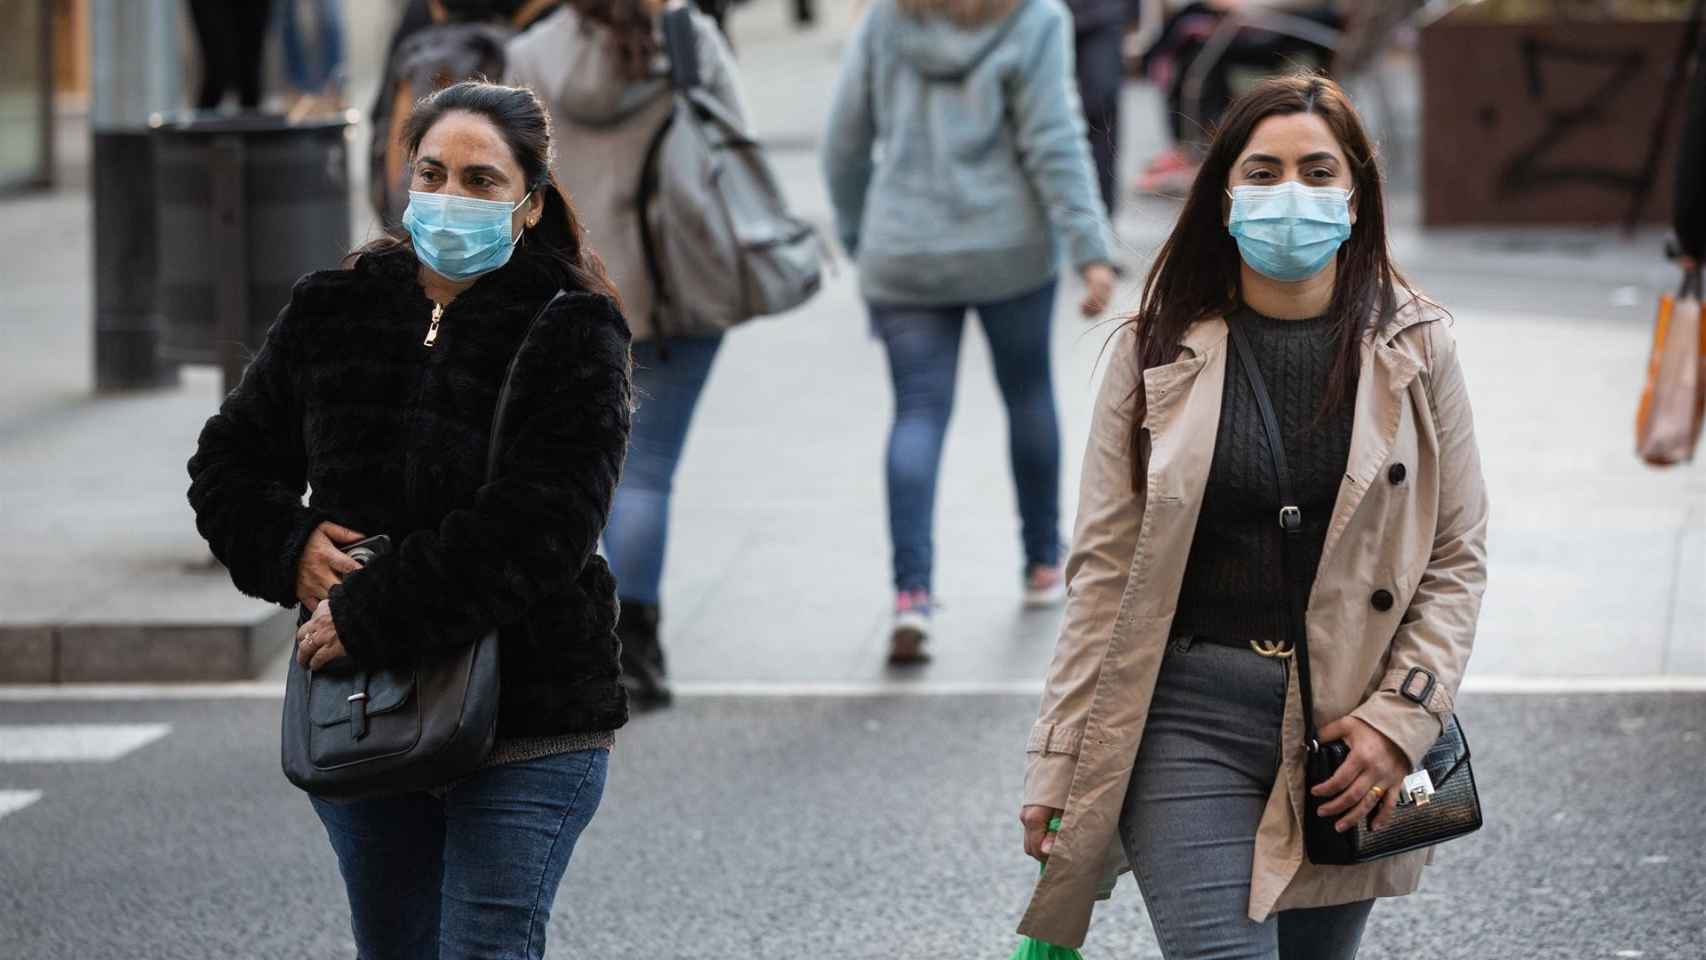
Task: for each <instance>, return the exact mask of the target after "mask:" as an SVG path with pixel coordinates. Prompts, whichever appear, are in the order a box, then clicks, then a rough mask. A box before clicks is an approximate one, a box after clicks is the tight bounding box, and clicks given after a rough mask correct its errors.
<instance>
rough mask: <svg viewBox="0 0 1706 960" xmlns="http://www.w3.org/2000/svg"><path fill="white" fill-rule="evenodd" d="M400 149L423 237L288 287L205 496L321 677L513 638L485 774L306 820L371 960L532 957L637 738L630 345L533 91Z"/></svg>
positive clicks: (440, 99) (205, 521) (224, 413)
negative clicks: (625, 645) (620, 503)
mask: <svg viewBox="0 0 1706 960" xmlns="http://www.w3.org/2000/svg"><path fill="white" fill-rule="evenodd" d="M406 140H407V144H408V147H409V156H410V159H411V164H412V168H411V169H412V182H411V185H410V186H411V191H410V209H409V212H408V213H407V214H406V215H405V217H404V224H405V227H404V229H403V230H400V231H398V232H397V234H396V235H395V236H392V237H390V238H388V239H385V240H382V241H380V242H378V243H375V244H372V245H369V246H368V247H366V248H364V249H362V250H360V251H358V252H357V253H356V254H355V255H353V256H352V257H351V258H350V260H349V261H348V262H347V264H346V265H345V268H344V269H339V270H328V271H323V272H320V273H314V274H310V275H308V276H306V277H304V278H302V280H300V281H299V282H298V283H297V284H296V288H295V290H294V291H293V292H292V294H291V300H290V305H289V306H287V307H286V308H285V309H284V312H283V313H282V314H280V316H279V318H278V321H277V322H276V323H274V324H273V326H272V328H271V330H269V331H268V333H267V338H266V342H265V344H264V345H263V346H262V348H261V350H260V352H259V354H257V355H256V357H255V359H254V361H253V362H252V363H251V364H250V366H249V368H248V370H247V372H245V373H244V375H243V379H242V382H241V383H240V384H239V385H238V386H237V389H235V390H233V391H232V392H231V394H230V395H229V396H228V397H226V398H225V401H224V403H223V404H222V405H221V407H220V410H219V413H218V415H216V416H214V417H213V418H211V419H210V420H208V422H207V425H206V427H205V428H204V429H203V430H202V433H201V439H200V442H199V445H198V448H197V450H196V454H195V456H194V457H193V458H192V459H191V460H190V462H189V472H190V477H191V484H190V490H189V499H190V504H191V506H192V507H193V508H194V509H195V514H196V526H197V528H198V529H199V530H200V531H201V533H202V535H203V536H204V537H206V538H207V541H208V543H209V544H210V545H211V546H212V548H213V552H214V554H215V556H217V557H218V558H219V560H220V561H221V562H222V563H224V564H225V566H226V567H227V568H228V569H229V570H230V572H231V579H232V581H233V582H234V583H235V584H236V585H237V587H238V589H240V590H242V591H243V592H244V593H247V594H250V595H253V596H256V597H260V598H262V599H266V600H270V601H273V602H275V603H279V604H281V605H283V606H286V607H292V606H295V605H296V604H297V603H298V602H301V603H303V604H304V605H306V606H307V607H308V608H309V609H311V610H313V616H312V617H311V618H310V619H308V621H307V622H306V623H304V624H303V625H302V627H301V629H300V630H299V631H298V648H297V657H298V660H299V662H301V663H302V664H303V665H304V666H305V667H307V668H309V669H314V670H318V669H320V668H322V667H323V666H325V665H326V664H327V663H329V662H331V661H334V660H337V659H338V658H340V657H345V656H347V657H349V658H350V659H352V660H353V661H354V662H355V664H356V665H357V666H359V667H362V668H365V669H372V668H383V667H391V666H396V665H404V664H408V663H410V662H412V661H413V660H414V659H416V658H418V657H420V656H422V655H425V654H430V653H432V652H434V651H442V650H445V649H448V648H453V647H455V646H457V645H462V644H468V643H470V642H472V641H473V640H475V639H476V638H478V637H481V636H483V635H485V634H486V633H488V632H489V631H491V630H492V629H493V628H494V627H495V628H498V629H499V650H500V660H501V663H502V668H501V688H502V693H501V697H500V703H499V720H498V740H497V745H496V746H495V748H494V750H493V752H492V755H491V756H490V758H489V759H488V760H487V762H486V764H485V766H484V767H482V768H481V769H480V770H479V772H477V773H476V774H474V775H472V776H470V777H468V778H466V779H462V780H459V781H456V782H454V783H453V784H450V785H448V786H447V787H444V788H439V789H435V790H433V791H430V792H427V793H411V794H403V795H399V796H390V797H384V798H379V799H371V800H361V801H357V802H354V803H343V804H333V803H328V802H325V801H323V800H320V799H319V798H315V799H314V801H313V802H314V806H315V809H316V811H317V812H318V813H319V815H320V818H321V820H322V821H323V822H324V824H325V827H326V831H327V834H328V836H329V837H330V839H331V842H332V846H333V848H334V850H335V851H336V853H337V856H338V861H339V866H340V869H341V872H342V873H343V877H344V881H345V886H346V888H347V891H348V894H349V900H350V910H351V914H352V925H353V927H354V931H355V940H356V944H357V947H358V950H359V952H360V954H361V955H362V956H364V957H369V956H371V957H380V956H385V957H390V956H438V957H445V958H450V957H465V956H466V957H491V956H518V955H524V956H532V957H539V956H543V954H544V933H545V924H546V921H547V919H548V918H549V916H550V905H551V900H552V898H553V897H554V896H555V894H556V890H557V886H558V884H559V883H560V882H561V879H562V876H563V874H564V872H565V871H566V869H567V867H568V862H569V855H570V853H571V852H572V850H573V848H574V844H575V840H576V838H577V837H578V836H579V834H580V831H581V830H582V829H583V828H584V827H585V826H586V824H587V823H588V822H589V821H590V820H591V818H592V814H593V812H594V810H595V809H596V808H597V806H598V802H599V798H600V797H601V795H602V793H603V788H604V778H605V771H606V768H607V765H608V756H609V748H610V746H611V744H612V742H613V739H614V731H615V730H616V728H618V727H620V726H622V725H623V723H624V722H626V720H627V703H626V700H625V697H624V694H623V690H622V686H621V684H620V682H619V680H618V676H619V671H618V667H617V642H616V635H615V623H616V584H615V581H614V579H613V578H612V577H611V574H610V568H609V567H608V566H607V565H606V564H605V562H604V559H603V558H602V557H600V556H598V555H597V553H596V552H595V550H596V548H597V545H598V540H599V535H600V533H601V531H602V530H603V528H604V524H605V520H606V518H607V517H608V515H609V511H610V502H611V497H612V495H613V491H614V490H615V487H616V483H617V479H618V475H619V473H620V470H621V466H622V459H623V455H624V452H625V448H626V444H627V436H628V427H629V418H630V388H629V362H630V361H629V347H628V344H629V334H628V328H627V325H626V324H625V323H624V321H623V319H622V315H621V313H620V312H619V310H618V307H617V304H616V302H615V298H614V293H613V291H612V289H611V287H610V284H609V282H608V281H607V280H606V279H605V277H604V272H603V267H602V265H601V264H600V263H599V261H598V259H597V256H596V255H595V254H594V253H593V252H592V251H590V250H588V249H587V248H585V247H584V246H583V244H582V238H581V230H580V226H579V224H578V223H577V222H576V219H575V214H574V211H573V208H572V207H571V206H570V205H569V203H568V200H567V198H566V197H565V196H564V195H563V193H562V192H561V191H560V190H559V189H558V187H557V185H556V182H555V181H554V180H553V179H552V178H551V173H550V170H551V167H550V131H549V126H548V122H547V120H546V115H545V112H544V110H543V108H542V107H541V106H540V103H539V101H538V99H537V98H535V97H534V95H533V94H532V93H531V92H529V91H527V90H522V89H516V88H512V87H502V86H497V85H492V84H480V83H462V84H457V85H455V86H452V87H449V88H446V89H445V90H443V91H441V92H439V93H438V94H436V95H434V96H433V97H431V98H429V99H427V100H425V101H423V102H422V103H421V105H420V106H419V107H417V109H416V111H415V113H414V115H413V117H412V118H411V119H410V122H409V125H408V128H407V131H406ZM559 289H562V290H564V291H566V292H567V293H568V296H567V297H565V298H563V299H561V300H558V301H557V302H556V304H555V305H554V306H552V307H551V308H550V309H549V310H547V311H545V312H544V313H543V314H540V315H539V319H538V321H537V323H534V324H533V328H532V332H531V333H530V334H528V333H527V331H528V327H529V322H530V321H532V320H533V318H534V316H535V315H536V314H539V311H540V308H541V307H543V306H544V305H545V304H546V303H548V302H549V301H551V298H552V296H553V295H554V294H555V293H556V292H557V291H558V290H559ZM524 336H525V340H526V342H525V343H524V342H522V341H523V338H524ZM518 351H519V354H518ZM512 357H518V360H517V364H516V370H515V374H514V379H513V382H512V386H511V394H510V399H509V406H508V407H507V408H506V409H507V412H506V418H507V419H506V426H505V429H504V436H503V437H501V438H499V439H500V450H501V454H500V458H499V461H498V467H497V470H496V473H495V476H494V478H493V479H492V480H491V481H490V482H485V478H484V473H485V456H486V448H487V441H488V433H489V430H490V424H491V419H492V412H493V409H494V407H495V406H496V401H497V394H498V389H499V386H500V384H501V383H502V382H503V378H504V374H505V370H506V369H507V367H508V366H509V363H510V360H511V358H512ZM305 487H312V489H313V494H312V496H311V497H310V499H309V502H308V503H307V504H306V505H304V504H303V503H302V494H303V492H304V489H305ZM374 534H386V535H388V536H389V537H390V539H391V541H392V543H393V544H394V546H395V549H393V550H392V551H390V552H388V553H386V554H385V555H383V556H380V557H377V558H375V559H373V560H372V561H370V562H369V563H368V565H367V566H365V567H358V566H356V565H355V564H354V562H353V561H351V560H349V558H348V557H346V556H345V555H344V554H343V552H342V551H341V550H339V545H340V544H348V543H351V542H353V541H355V540H358V539H361V538H363V537H365V536H369V535H374Z"/></svg>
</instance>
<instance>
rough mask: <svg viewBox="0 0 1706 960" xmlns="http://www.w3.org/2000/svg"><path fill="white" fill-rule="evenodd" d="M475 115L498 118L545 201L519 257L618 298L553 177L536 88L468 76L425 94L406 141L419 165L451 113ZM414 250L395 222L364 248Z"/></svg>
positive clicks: (575, 286) (568, 282)
mask: <svg viewBox="0 0 1706 960" xmlns="http://www.w3.org/2000/svg"><path fill="white" fill-rule="evenodd" d="M458 112H460V113H471V114H474V115H476V116H480V117H484V118H486V119H487V120H489V121H491V124H492V126H494V127H496V128H497V130H498V133H499V134H500V135H502V136H503V139H504V142H505V143H507V144H509V149H510V153H512V154H514V156H515V162H516V165H517V166H519V167H521V175H522V179H523V180H525V181H526V186H527V189H528V190H531V191H534V192H536V193H538V194H539V195H540V197H542V198H543V199H544V203H545V206H544V210H543V212H542V213H541V214H540V217H539V222H538V224H536V225H535V226H533V227H532V228H531V229H529V230H528V231H527V232H526V233H525V234H524V235H523V236H522V239H521V242H520V243H518V244H517V245H516V248H515V253H514V254H513V256H516V257H527V258H531V259H533V260H534V261H535V262H537V263H539V264H540V265H541V266H544V267H546V268H548V269H550V270H551V271H552V272H554V273H558V274H560V275H561V276H562V279H563V283H564V285H565V286H566V287H568V288H569V289H572V290H584V291H586V292H588V293H598V294H603V295H604V296H607V297H609V298H611V299H612V300H619V299H620V298H619V297H618V296H617V294H616V288H615V286H614V285H612V284H611V282H610V277H609V275H608V274H606V273H605V272H604V261H603V260H601V259H599V256H598V254H597V253H595V252H593V250H592V248H591V247H589V246H587V244H586V236H585V231H583V230H582V229H581V224H580V218H579V217H577V216H576V215H575V208H574V205H573V204H571V203H570V202H569V197H568V195H567V194H565V193H564V192H563V189H562V187H560V186H558V184H557V179H556V178H555V177H554V176H552V175H551V119H550V116H549V115H548V114H547V113H546V112H545V105H544V104H542V103H540V102H539V98H538V97H537V96H535V95H534V93H533V91H531V90H528V89H525V88H523V87H506V86H503V85H501V84H496V83H482V82H480V81H478V80H465V81H463V82H461V83H457V84H452V85H451V86H448V87H445V88H444V89H443V90H440V91H438V92H437V93H434V94H432V95H431V96H428V97H425V98H423V99H422V100H421V101H420V102H419V103H417V104H415V109H414V112H412V113H410V114H409V119H408V122H407V123H406V124H404V126H403V146H404V148H405V149H406V150H407V155H408V158H409V161H410V162H411V163H412V162H414V159H415V154H416V153H418V152H419V151H420V148H421V141H422V140H424V139H426V135H427V131H429V130H431V129H432V128H433V127H434V126H435V125H437V123H438V121H440V120H442V119H444V117H445V115H446V114H450V113H458ZM399 249H408V250H411V251H412V250H413V249H414V245H413V243H412V242H411V241H410V240H409V233H408V231H407V230H405V229H403V228H402V227H401V226H394V227H392V228H391V229H389V230H388V231H387V232H386V235H385V236H384V237H383V238H381V239H379V240H376V241H374V242H373V243H370V244H368V245H367V246H365V247H363V248H361V250H359V251H357V252H358V253H378V252H385V251H389V250H399Z"/></svg>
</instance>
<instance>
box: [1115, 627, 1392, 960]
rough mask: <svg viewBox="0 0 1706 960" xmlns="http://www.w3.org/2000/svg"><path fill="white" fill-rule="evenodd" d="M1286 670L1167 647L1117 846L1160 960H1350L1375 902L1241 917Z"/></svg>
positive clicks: (1208, 646)
mask: <svg viewBox="0 0 1706 960" xmlns="http://www.w3.org/2000/svg"><path fill="white" fill-rule="evenodd" d="M1286 670H1287V666H1286V661H1283V660H1273V659H1269V658H1267V657H1262V656H1258V655H1257V654H1256V653H1255V652H1254V651H1252V650H1249V649H1239V648H1235V647H1228V646H1222V645H1220V644H1214V643H1203V642H1200V641H1199V642H1192V641H1191V640H1189V639H1175V640H1172V641H1170V642H1169V644H1168V648H1167V654H1166V657H1165V658H1164V659H1163V660H1162V665H1161V674H1160V676H1159V677H1158V678H1157V680H1156V685H1155V697H1154V700H1153V702H1152V703H1151V704H1150V706H1149V722H1148V725H1147V726H1146V727H1145V728H1144V733H1143V745H1142V746H1141V747H1139V748H1138V751H1137V764H1136V766H1135V767H1134V768H1133V770H1132V775H1131V786H1130V787H1129V788H1128V789H1127V791H1126V798H1125V808H1124V809H1123V810H1122V811H1121V814H1120V837H1121V839H1122V840H1123V841H1124V843H1125V850H1126V856H1127V857H1129V858H1130V860H1131V863H1132V868H1133V870H1134V871H1135V872H1136V874H1137V882H1138V885H1139V886H1140V887H1141V888H1142V890H1143V902H1144V905H1145V906H1146V907H1148V909H1149V918H1150V921H1151V922H1152V923H1153V924H1154V925H1155V939H1156V940H1157V941H1159V942H1160V944H1161V953H1162V955H1163V956H1164V957H1166V958H1167V960H1276V958H1277V960H1350V958H1352V957H1355V956H1356V952H1357V945H1358V943H1360V942H1361V940H1362V931H1363V925H1364V924H1365V923H1366V922H1367V921H1368V912H1369V909H1370V908H1371V907H1372V906H1373V905H1374V901H1373V900H1364V901H1362V902H1360V903H1351V904H1346V905H1344V906H1337V907H1321V908H1317V909H1308V910H1287V911H1284V912H1282V913H1278V914H1275V915H1273V916H1270V917H1269V918H1268V919H1267V920H1266V921H1265V922H1262V923H1255V922H1253V921H1251V920H1250V918H1249V916H1248V913H1247V911H1248V908H1249V901H1250V869H1251V864H1252V862H1253V861H1254V859H1255V850H1256V826H1257V824H1258V823H1260V822H1261V819H1262V810H1263V808H1264V807H1266V806H1267V802H1268V793H1269V791H1271V790H1272V789H1273V786H1274V779H1275V778H1276V777H1277V776H1278V773H1279V760H1280V721H1281V719H1282V718H1283V716H1284V711H1285V693H1286Z"/></svg>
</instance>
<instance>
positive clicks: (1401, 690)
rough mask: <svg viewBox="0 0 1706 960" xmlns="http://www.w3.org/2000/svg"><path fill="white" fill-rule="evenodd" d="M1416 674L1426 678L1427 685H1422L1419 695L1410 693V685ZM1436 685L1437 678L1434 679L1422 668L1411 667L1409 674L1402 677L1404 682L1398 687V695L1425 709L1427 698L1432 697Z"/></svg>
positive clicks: (1437, 683) (1437, 682)
mask: <svg viewBox="0 0 1706 960" xmlns="http://www.w3.org/2000/svg"><path fill="white" fill-rule="evenodd" d="M1418 674H1420V675H1421V676H1422V677H1424V678H1426V679H1427V683H1425V684H1423V685H1422V692H1421V693H1411V692H1410V684H1411V683H1413V682H1415V679H1416V676H1417V675H1418ZM1438 685H1439V680H1438V678H1436V677H1435V676H1434V675H1433V674H1432V673H1431V672H1429V671H1428V670H1425V669H1423V668H1422V667H1411V668H1410V672H1409V673H1407V674H1405V675H1404V682H1403V683H1402V684H1400V685H1399V687H1398V694H1399V695H1400V696H1402V697H1403V698H1404V699H1406V700H1409V701H1411V702H1413V703H1416V704H1418V705H1420V706H1424V707H1425V706H1427V705H1428V698H1429V697H1432V696H1433V694H1434V687H1436V686H1438Z"/></svg>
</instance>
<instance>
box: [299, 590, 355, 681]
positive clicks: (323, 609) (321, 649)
mask: <svg viewBox="0 0 1706 960" xmlns="http://www.w3.org/2000/svg"><path fill="white" fill-rule="evenodd" d="M347 655H348V653H347V651H345V650H344V642H343V641H342V640H340V639H339V638H338V625H337V623H336V622H335V621H333V620H332V605H331V604H329V603H322V604H320V606H319V608H318V609H316V610H315V611H314V615H313V616H312V617H309V618H308V622H307V623H304V624H303V625H302V626H300V627H298V628H297V629H296V662H297V663H300V664H302V665H303V666H304V667H307V668H308V669H310V670H318V669H320V668H321V667H323V666H325V665H326V664H328V663H331V662H332V661H333V660H336V659H338V658H339V657H342V656H347Z"/></svg>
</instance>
